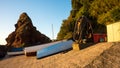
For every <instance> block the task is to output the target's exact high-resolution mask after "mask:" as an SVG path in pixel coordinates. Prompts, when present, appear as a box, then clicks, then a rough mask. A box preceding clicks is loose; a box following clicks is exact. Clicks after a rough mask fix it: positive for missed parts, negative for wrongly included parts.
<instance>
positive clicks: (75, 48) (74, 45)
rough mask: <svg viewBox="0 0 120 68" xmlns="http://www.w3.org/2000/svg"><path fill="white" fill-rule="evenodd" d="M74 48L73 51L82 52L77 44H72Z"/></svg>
mask: <svg viewBox="0 0 120 68" xmlns="http://www.w3.org/2000/svg"><path fill="white" fill-rule="evenodd" d="M72 48H73V50H78V51H79V50H80V45H79V44H78V43H76V42H74V43H73V44H72Z"/></svg>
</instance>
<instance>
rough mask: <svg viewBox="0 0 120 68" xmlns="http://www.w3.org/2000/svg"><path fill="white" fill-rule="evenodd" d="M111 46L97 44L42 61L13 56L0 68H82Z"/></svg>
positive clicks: (34, 58)
mask: <svg viewBox="0 0 120 68" xmlns="http://www.w3.org/2000/svg"><path fill="white" fill-rule="evenodd" d="M112 45H113V43H98V44H96V45H94V46H90V47H88V48H85V49H82V50H80V51H73V50H72V51H69V52H67V53H59V54H56V55H53V56H49V57H46V58H42V59H36V57H26V56H24V55H21V56H15V57H11V58H6V59H4V60H1V61H0V68H83V67H84V66H86V65H88V64H89V63H91V62H92V61H93V60H94V59H95V58H96V57H97V56H99V55H100V54H101V53H103V51H104V50H106V49H108V48H110V47H111V46H112Z"/></svg>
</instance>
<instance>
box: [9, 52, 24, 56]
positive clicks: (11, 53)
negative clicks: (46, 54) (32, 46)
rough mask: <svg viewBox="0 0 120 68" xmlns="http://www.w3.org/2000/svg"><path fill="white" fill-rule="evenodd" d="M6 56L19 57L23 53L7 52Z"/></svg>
mask: <svg viewBox="0 0 120 68" xmlns="http://www.w3.org/2000/svg"><path fill="white" fill-rule="evenodd" d="M7 55H8V56H19V55H24V52H23V51H17V52H7Z"/></svg>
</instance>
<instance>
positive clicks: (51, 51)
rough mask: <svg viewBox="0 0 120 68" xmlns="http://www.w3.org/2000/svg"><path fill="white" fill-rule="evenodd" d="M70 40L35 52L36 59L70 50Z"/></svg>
mask: <svg viewBox="0 0 120 68" xmlns="http://www.w3.org/2000/svg"><path fill="white" fill-rule="evenodd" d="M72 43H73V41H72V40H65V41H62V42H60V43H57V44H54V45H52V46H49V47H46V48H43V49H41V50H38V51H37V59H40V58H43V57H46V56H49V55H53V54H56V53H59V52H62V51H65V50H68V49H70V48H72Z"/></svg>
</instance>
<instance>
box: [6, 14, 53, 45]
mask: <svg viewBox="0 0 120 68" xmlns="http://www.w3.org/2000/svg"><path fill="white" fill-rule="evenodd" d="M6 41H7V46H13V47H25V46H32V45H35V44H43V43H48V42H50V41H51V40H50V39H49V38H48V37H47V36H45V35H44V34H42V33H40V32H39V31H38V30H36V27H35V26H33V24H32V21H31V19H30V17H29V16H28V15H27V14H26V13H22V14H21V15H20V17H19V20H18V21H17V23H16V24H15V31H13V32H12V33H11V34H9V36H8V37H7V38H6Z"/></svg>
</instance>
